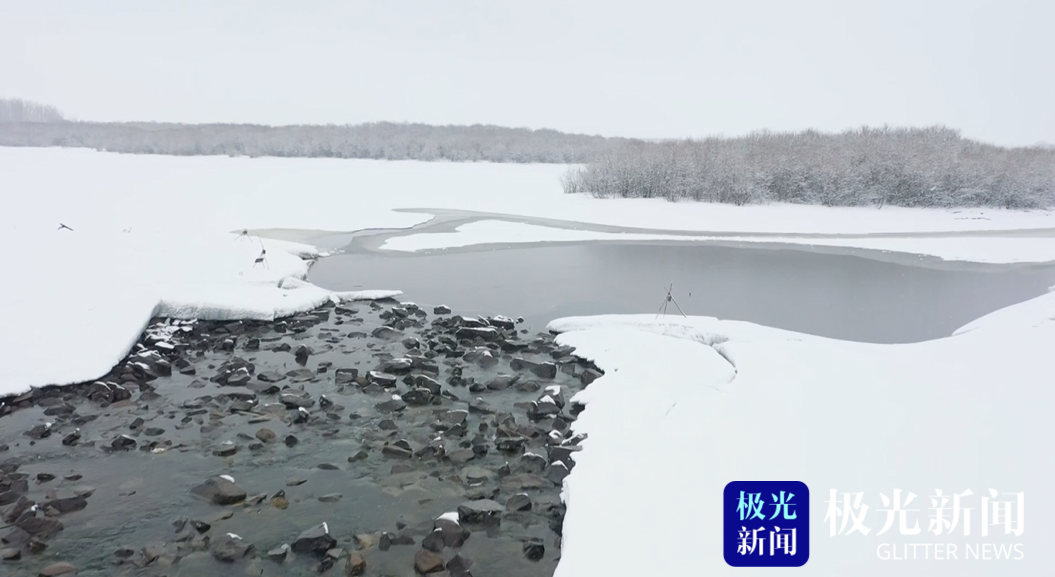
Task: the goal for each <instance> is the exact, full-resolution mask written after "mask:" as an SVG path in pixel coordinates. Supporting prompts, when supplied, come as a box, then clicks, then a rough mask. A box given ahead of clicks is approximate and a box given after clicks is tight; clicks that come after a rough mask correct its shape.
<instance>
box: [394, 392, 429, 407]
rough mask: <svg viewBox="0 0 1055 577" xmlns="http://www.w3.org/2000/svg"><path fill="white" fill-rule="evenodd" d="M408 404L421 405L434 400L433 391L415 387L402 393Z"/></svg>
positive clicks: (404, 400)
mask: <svg viewBox="0 0 1055 577" xmlns="http://www.w3.org/2000/svg"><path fill="white" fill-rule="evenodd" d="M400 397H401V398H402V399H403V402H405V403H406V404H408V405H412V406H416V407H420V406H424V405H427V404H429V403H430V402H432V393H431V392H429V390H428V389H414V390H412V391H407V392H406V393H403V394H402V395H400Z"/></svg>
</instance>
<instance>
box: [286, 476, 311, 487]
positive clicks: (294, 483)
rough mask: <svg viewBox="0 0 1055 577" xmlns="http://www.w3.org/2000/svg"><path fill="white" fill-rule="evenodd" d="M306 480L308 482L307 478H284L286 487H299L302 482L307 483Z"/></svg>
mask: <svg viewBox="0 0 1055 577" xmlns="http://www.w3.org/2000/svg"><path fill="white" fill-rule="evenodd" d="M307 482H308V480H307V479H303V478H301V477H290V478H288V479H286V486H287V487H299V486H301V485H303V484H304V483H307Z"/></svg>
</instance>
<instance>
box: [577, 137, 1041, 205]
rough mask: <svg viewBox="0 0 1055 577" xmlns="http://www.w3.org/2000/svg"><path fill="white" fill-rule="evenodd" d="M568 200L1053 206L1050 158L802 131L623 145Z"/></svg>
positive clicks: (953, 142) (958, 142)
mask: <svg viewBox="0 0 1055 577" xmlns="http://www.w3.org/2000/svg"><path fill="white" fill-rule="evenodd" d="M563 184H564V190H565V192H569V193H589V194H593V195H595V196H598V197H626V198H664V199H667V200H670V201H681V200H695V201H707V202H722V203H731V204H736V205H744V204H757V203H766V202H789V203H799V204H819V205H825V206H867V205H873V206H877V207H882V206H885V205H892V206H906V207H966V206H992V207H1003V208H1009V209H1012V208H1013V209H1026V208H1042V207H1043V208H1047V207H1052V206H1055V149H1052V148H1049V147H1043V146H1034V147H1027V148H1003V147H999V146H993V145H989V144H984V143H981V142H977V141H974V140H970V139H966V138H963V137H962V136H961V135H960V133H959V132H958V131H956V130H952V129H949V128H946V127H942V126H936V127H929V128H862V129H858V130H849V131H845V132H842V133H839V134H830V133H821V132H817V131H814V130H806V131H803V132H797V133H770V132H759V133H755V134H751V135H749V136H744V137H738V138H718V137H716V138H706V139H702V140H681V141H670V142H661V143H647V144H646V143H626V144H624V145H620V146H618V147H615V148H613V149H611V150H608V151H604V152H602V153H601V155H600V156H599V157H598V158H597V159H595V160H593V161H591V162H589V163H587V164H586V166H583V167H578V168H573V169H571V171H570V172H569V173H568V174H567V175H566V176H565V178H564V182H563Z"/></svg>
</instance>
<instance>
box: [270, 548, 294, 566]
mask: <svg viewBox="0 0 1055 577" xmlns="http://www.w3.org/2000/svg"><path fill="white" fill-rule="evenodd" d="M289 551H290V548H289V545H286V544H282V545H279V546H278V547H275V548H274V549H271V550H270V551H268V552H267V558H268V559H271V560H272V561H274V562H275V563H281V562H283V561H285V560H286V557H287V556H288V555H289Z"/></svg>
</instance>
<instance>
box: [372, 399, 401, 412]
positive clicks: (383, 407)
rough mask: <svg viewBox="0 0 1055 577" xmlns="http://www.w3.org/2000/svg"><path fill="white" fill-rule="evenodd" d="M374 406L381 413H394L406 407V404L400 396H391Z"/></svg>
mask: <svg viewBox="0 0 1055 577" xmlns="http://www.w3.org/2000/svg"><path fill="white" fill-rule="evenodd" d="M374 408H375V409H377V410H378V411H380V412H382V413H396V412H399V411H402V410H403V409H405V408H407V404H406V403H405V402H403V400H402V399H400V398H393V399H389V400H387V401H384V402H381V403H377V404H376V405H374Z"/></svg>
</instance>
